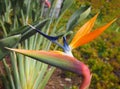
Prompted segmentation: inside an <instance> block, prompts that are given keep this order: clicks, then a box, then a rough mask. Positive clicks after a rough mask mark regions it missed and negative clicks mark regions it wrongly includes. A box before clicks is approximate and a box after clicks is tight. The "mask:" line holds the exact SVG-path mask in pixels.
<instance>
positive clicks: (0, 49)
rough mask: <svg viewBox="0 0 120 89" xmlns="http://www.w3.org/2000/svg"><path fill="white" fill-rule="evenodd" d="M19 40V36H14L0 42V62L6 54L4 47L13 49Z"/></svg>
mask: <svg viewBox="0 0 120 89" xmlns="http://www.w3.org/2000/svg"><path fill="white" fill-rule="evenodd" d="M20 39H21V35H14V36H10V37H7V38H4V39H1V40H0V60H2V58H3V57H4V56H5V55H6V54H7V53H8V50H6V49H5V48H4V47H14V46H15V45H17V43H18V42H19V41H20Z"/></svg>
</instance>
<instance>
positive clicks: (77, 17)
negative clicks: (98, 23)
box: [66, 6, 91, 31]
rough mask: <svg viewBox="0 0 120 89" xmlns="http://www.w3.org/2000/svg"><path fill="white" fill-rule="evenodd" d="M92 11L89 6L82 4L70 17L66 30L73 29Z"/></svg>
mask: <svg viewBox="0 0 120 89" xmlns="http://www.w3.org/2000/svg"><path fill="white" fill-rule="evenodd" d="M90 11H91V7H89V6H81V7H80V8H79V9H78V10H77V11H76V12H75V13H74V14H73V15H72V16H71V17H70V19H69V21H68V23H67V27H66V30H67V31H70V30H72V29H73V28H74V27H75V26H76V25H77V24H78V23H79V22H80V21H82V20H83V19H85V18H86V17H87V16H88V15H89V13H90Z"/></svg>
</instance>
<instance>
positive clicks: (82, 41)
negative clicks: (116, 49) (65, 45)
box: [70, 19, 116, 48]
mask: <svg viewBox="0 0 120 89" xmlns="http://www.w3.org/2000/svg"><path fill="white" fill-rule="evenodd" d="M115 20H116V19H114V20H113V21H111V22H109V23H108V24H106V25H104V26H102V27H100V28H98V29H96V30H94V31H93V32H90V33H88V34H86V35H84V36H83V37H81V38H80V39H78V40H77V42H76V43H74V44H70V47H72V48H77V47H79V46H81V45H84V44H86V43H88V42H90V41H92V40H93V39H95V38H97V37H98V36H99V35H100V34H101V33H102V32H103V31H104V30H106V29H107V28H108V27H109V26H110V25H111V24H112V23H113V22H114V21H115Z"/></svg>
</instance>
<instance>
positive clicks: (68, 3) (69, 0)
mask: <svg viewBox="0 0 120 89" xmlns="http://www.w3.org/2000/svg"><path fill="white" fill-rule="evenodd" d="M63 1H64V2H63V7H62V10H61V12H60V13H61V14H62V13H63V12H65V11H66V10H67V9H68V8H69V7H70V6H71V5H72V4H73V2H74V0H63Z"/></svg>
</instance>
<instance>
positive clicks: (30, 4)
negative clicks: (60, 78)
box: [0, 0, 90, 89]
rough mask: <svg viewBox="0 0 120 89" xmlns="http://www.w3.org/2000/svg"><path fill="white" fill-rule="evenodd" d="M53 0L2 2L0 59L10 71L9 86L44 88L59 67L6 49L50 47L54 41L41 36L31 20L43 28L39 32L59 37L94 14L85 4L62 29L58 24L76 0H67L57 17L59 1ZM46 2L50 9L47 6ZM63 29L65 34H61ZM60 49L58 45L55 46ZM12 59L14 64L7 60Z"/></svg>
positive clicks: (10, 88)
mask: <svg viewBox="0 0 120 89" xmlns="http://www.w3.org/2000/svg"><path fill="white" fill-rule="evenodd" d="M50 1H51V4H50V3H49V2H48V0H45V1H44V2H43V3H42V4H41V3H40V0H36V1H32V0H22V1H19V0H9V1H8V0H3V1H0V9H1V10H0V30H2V31H0V33H2V34H0V37H1V38H0V60H1V61H2V62H3V64H4V68H5V72H6V75H5V74H3V80H4V85H5V86H4V87H5V89H44V88H45V86H46V84H47V82H48V80H49V78H50V76H51V75H52V73H53V71H54V70H55V67H48V65H47V64H44V63H42V62H38V61H36V60H32V58H29V57H26V56H24V55H21V54H16V53H15V52H12V53H10V52H9V51H8V50H6V49H5V47H9V48H12V47H14V48H19V49H21V48H22V49H26V50H50V47H51V42H50V41H48V40H46V39H45V38H43V37H42V36H40V35H39V34H38V33H37V31H35V30H33V28H31V27H29V26H28V24H27V23H29V24H32V26H34V27H35V28H39V29H40V30H39V32H42V33H43V32H44V34H43V35H44V36H45V35H46V36H47V35H48V34H49V35H54V36H55V35H58V36H57V37H55V39H56V38H59V37H62V36H64V35H67V34H68V33H69V32H70V31H71V30H72V29H73V28H74V27H75V26H76V25H77V24H78V23H79V22H80V21H82V20H83V19H85V18H86V17H87V16H88V15H89V13H90V7H88V6H81V7H80V8H79V9H78V10H77V11H75V13H73V15H72V16H71V17H70V19H69V20H68V23H67V25H66V27H67V28H66V30H64V29H62V28H64V26H63V27H61V28H60V29H58V28H57V26H58V25H59V24H58V23H59V22H60V20H61V19H62V17H63V15H64V14H65V12H66V11H67V10H68V9H69V7H70V6H71V5H72V4H73V2H74V1H73V0H64V2H63V6H62V7H61V9H60V12H59V16H58V17H57V18H56V17H54V16H55V10H56V9H55V8H56V3H57V1H58V0H50ZM45 4H46V5H47V6H48V7H49V8H48V7H47V8H46V7H45ZM46 9H47V12H46V11H45V10H46ZM53 24H54V26H53ZM51 26H53V28H51ZM61 30H62V31H63V34H61V33H59V32H60V31H61ZM53 39H54V37H53ZM53 39H51V40H52V41H53ZM56 40H57V39H56ZM57 48H58V46H56V47H55V49H57ZM8 60H10V62H11V66H10V65H9V64H8V63H7V61H8ZM33 71H34V72H33Z"/></svg>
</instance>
